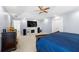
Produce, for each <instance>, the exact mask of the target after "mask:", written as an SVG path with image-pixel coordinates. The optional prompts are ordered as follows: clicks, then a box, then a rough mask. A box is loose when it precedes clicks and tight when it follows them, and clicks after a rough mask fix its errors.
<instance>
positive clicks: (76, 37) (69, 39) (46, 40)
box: [36, 32, 79, 52]
mask: <svg viewBox="0 0 79 59" xmlns="http://www.w3.org/2000/svg"><path fill="white" fill-rule="evenodd" d="M36 48H37V51H38V52H79V34H72V33H65V32H57V33H52V34H49V35H46V36H44V37H41V38H40V39H39V40H37V41H36Z"/></svg>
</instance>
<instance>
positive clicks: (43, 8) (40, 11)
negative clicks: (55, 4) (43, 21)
mask: <svg viewBox="0 0 79 59" xmlns="http://www.w3.org/2000/svg"><path fill="white" fill-rule="evenodd" d="M38 8H39V10H37V11H39V14H41V13H48V9H50V8H49V7H46V6H38Z"/></svg>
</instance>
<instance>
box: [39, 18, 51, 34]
mask: <svg viewBox="0 0 79 59" xmlns="http://www.w3.org/2000/svg"><path fill="white" fill-rule="evenodd" d="M38 27H40V28H41V30H42V32H44V33H52V18H46V19H42V20H39V21H38Z"/></svg>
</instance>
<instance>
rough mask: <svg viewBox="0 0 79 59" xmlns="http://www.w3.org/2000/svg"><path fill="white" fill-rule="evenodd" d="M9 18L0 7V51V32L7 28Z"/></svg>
mask: <svg viewBox="0 0 79 59" xmlns="http://www.w3.org/2000/svg"><path fill="white" fill-rule="evenodd" d="M9 20H10V16H9V15H8V14H7V13H6V12H4V10H3V9H2V7H0V51H1V32H2V29H6V28H7V27H8V26H9Z"/></svg>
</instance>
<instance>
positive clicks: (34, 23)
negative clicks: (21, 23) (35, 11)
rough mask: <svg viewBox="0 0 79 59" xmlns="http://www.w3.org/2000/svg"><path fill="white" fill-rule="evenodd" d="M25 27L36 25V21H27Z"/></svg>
mask: <svg viewBox="0 0 79 59" xmlns="http://www.w3.org/2000/svg"><path fill="white" fill-rule="evenodd" d="M27 27H37V21H27Z"/></svg>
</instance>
